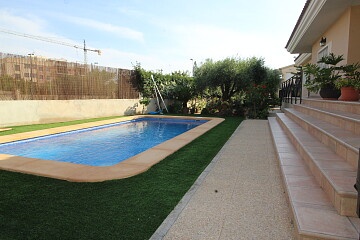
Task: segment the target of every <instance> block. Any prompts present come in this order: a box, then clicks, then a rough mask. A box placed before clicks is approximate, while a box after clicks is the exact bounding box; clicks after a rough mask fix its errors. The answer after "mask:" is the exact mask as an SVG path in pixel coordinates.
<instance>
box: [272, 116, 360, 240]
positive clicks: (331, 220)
mask: <svg viewBox="0 0 360 240" xmlns="http://www.w3.org/2000/svg"><path fill="white" fill-rule="evenodd" d="M278 115H281V114H278ZM284 117H285V116H284ZM268 120H269V125H270V129H271V133H272V136H273V142H274V146H275V149H276V153H277V156H278V159H279V165H280V169H281V172H282V177H283V181H284V185H285V189H286V192H287V195H288V200H289V203H290V206H291V210H292V215H293V219H294V226H295V229H296V232H297V234H298V239H358V237H359V231H360V219H359V218H354V217H347V216H341V215H339V214H338V212H337V211H336V209H335V208H334V206H333V205H332V204H331V201H330V199H329V197H328V196H327V194H326V193H325V191H324V190H323V189H322V188H321V187H320V185H319V183H318V182H317V181H316V179H315V177H314V176H313V175H312V172H311V170H310V168H309V167H308V166H307V163H306V162H305V160H304V159H303V158H302V157H301V155H300V154H299V153H298V151H297V150H296V148H295V146H294V145H293V144H292V143H291V140H290V138H289V137H288V135H287V133H286V132H285V130H284V129H282V127H281V126H280V124H279V122H278V121H277V120H276V118H275V117H270V118H268ZM289 124H291V123H290V122H289ZM291 125H292V126H295V127H296V125H295V124H291Z"/></svg>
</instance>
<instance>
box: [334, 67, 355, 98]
mask: <svg viewBox="0 0 360 240" xmlns="http://www.w3.org/2000/svg"><path fill="white" fill-rule="evenodd" d="M359 68H360V65H359V63H356V64H350V65H345V66H343V68H342V69H343V72H344V74H343V76H342V77H341V78H340V79H339V80H338V81H337V82H336V83H335V85H336V87H337V88H338V89H340V90H341V96H340V98H339V100H342V101H359V89H360V72H359V71H358V69H359Z"/></svg>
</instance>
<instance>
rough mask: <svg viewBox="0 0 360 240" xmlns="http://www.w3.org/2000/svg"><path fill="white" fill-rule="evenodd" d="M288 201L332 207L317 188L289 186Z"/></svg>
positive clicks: (322, 192)
mask: <svg viewBox="0 0 360 240" xmlns="http://www.w3.org/2000/svg"><path fill="white" fill-rule="evenodd" d="M288 189H289V194H290V199H291V200H292V201H295V202H299V203H307V204H313V205H325V206H332V204H331V202H330V200H329V198H328V197H327V196H326V194H325V193H324V191H323V190H322V189H321V188H320V187H318V188H304V187H291V186H289V188H288Z"/></svg>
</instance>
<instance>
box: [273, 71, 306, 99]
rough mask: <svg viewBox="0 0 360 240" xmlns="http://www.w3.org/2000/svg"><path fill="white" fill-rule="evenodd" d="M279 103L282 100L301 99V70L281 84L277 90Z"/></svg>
mask: <svg viewBox="0 0 360 240" xmlns="http://www.w3.org/2000/svg"><path fill="white" fill-rule="evenodd" d="M279 98H280V105H281V103H282V102H286V103H291V104H293V103H295V104H296V103H298V101H299V103H300V104H301V100H302V72H301V71H299V72H297V73H296V74H295V75H294V76H292V77H291V78H289V79H288V80H286V81H285V82H283V83H282V84H281V90H280V92H279Z"/></svg>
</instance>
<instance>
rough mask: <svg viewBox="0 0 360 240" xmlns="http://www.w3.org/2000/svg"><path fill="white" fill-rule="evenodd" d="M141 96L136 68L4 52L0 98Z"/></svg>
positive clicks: (46, 98) (2, 56)
mask: <svg viewBox="0 0 360 240" xmlns="http://www.w3.org/2000/svg"><path fill="white" fill-rule="evenodd" d="M137 98H139V92H138V90H137V87H136V78H135V74H134V71H133V70H128V69H120V68H110V67H102V66H98V65H96V64H88V65H85V64H81V63H74V62H67V61H66V60H64V59H48V58H43V57H39V56H34V55H28V56H21V55H14V54H9V53H1V52H0V100H70V99H137Z"/></svg>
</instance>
